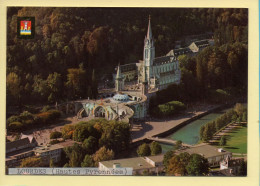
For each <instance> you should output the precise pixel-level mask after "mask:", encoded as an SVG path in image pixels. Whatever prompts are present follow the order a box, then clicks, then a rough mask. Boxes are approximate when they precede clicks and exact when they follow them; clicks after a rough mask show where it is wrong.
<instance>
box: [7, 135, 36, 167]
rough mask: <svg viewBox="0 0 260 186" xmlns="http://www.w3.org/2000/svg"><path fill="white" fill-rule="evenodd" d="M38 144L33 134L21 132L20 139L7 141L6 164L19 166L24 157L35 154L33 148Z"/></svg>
mask: <svg viewBox="0 0 260 186" xmlns="http://www.w3.org/2000/svg"><path fill="white" fill-rule="evenodd" d="M36 146H37V141H36V140H35V138H34V137H33V135H24V134H21V136H20V139H19V140H16V141H12V142H8V143H6V159H5V163H6V166H8V167H15V166H19V165H20V163H21V161H22V159H24V158H28V157H30V156H33V155H34V152H33V148H34V147H36Z"/></svg>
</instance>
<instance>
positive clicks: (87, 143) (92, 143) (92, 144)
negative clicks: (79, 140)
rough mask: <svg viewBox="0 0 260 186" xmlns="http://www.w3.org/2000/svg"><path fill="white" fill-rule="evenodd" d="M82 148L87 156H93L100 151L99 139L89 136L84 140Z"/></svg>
mask: <svg viewBox="0 0 260 186" xmlns="http://www.w3.org/2000/svg"><path fill="white" fill-rule="evenodd" d="M82 147H83V148H84V149H85V150H86V153H87V154H93V153H94V152H96V150H97V149H98V143H97V139H96V138H95V137H93V136H89V137H88V138H87V139H85V140H84V142H83V144H82Z"/></svg>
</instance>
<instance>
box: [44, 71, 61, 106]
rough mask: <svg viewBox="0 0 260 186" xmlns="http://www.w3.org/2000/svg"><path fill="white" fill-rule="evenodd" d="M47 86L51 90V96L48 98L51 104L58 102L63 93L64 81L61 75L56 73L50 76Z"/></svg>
mask: <svg viewBox="0 0 260 186" xmlns="http://www.w3.org/2000/svg"><path fill="white" fill-rule="evenodd" d="M47 85H48V87H49V89H50V95H49V96H48V101H49V102H54V101H57V99H58V98H59V97H60V96H61V92H62V79H61V74H58V73H57V72H54V73H53V74H49V76H48V78H47Z"/></svg>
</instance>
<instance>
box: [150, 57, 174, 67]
mask: <svg viewBox="0 0 260 186" xmlns="http://www.w3.org/2000/svg"><path fill="white" fill-rule="evenodd" d="M170 61H171V57H170V56H162V57H157V58H154V60H153V64H155V65H161V64H163V63H169V62H170Z"/></svg>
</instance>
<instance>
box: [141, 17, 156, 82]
mask: <svg viewBox="0 0 260 186" xmlns="http://www.w3.org/2000/svg"><path fill="white" fill-rule="evenodd" d="M154 57H155V47H154V39H153V35H152V28H151V16H150V15H149V23H148V29H147V35H146V36H145V38H144V54H143V61H144V66H145V67H146V68H145V69H146V73H147V78H148V83H149V79H150V78H151V77H152V76H153V74H152V68H153V60H154Z"/></svg>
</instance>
